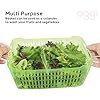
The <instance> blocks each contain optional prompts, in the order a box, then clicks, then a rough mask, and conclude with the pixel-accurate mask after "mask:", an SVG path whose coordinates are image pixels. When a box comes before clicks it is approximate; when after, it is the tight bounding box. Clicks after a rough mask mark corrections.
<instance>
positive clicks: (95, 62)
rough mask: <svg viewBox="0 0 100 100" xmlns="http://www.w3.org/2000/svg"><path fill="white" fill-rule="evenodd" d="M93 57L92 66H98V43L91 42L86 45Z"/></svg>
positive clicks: (99, 54) (99, 53)
mask: <svg viewBox="0 0 100 100" xmlns="http://www.w3.org/2000/svg"><path fill="white" fill-rule="evenodd" d="M87 48H88V49H89V50H90V52H91V55H92V58H93V66H95V67H99V68H100V43H96V44H92V45H89V46H88V47H87Z"/></svg>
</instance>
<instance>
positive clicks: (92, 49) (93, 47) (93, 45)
mask: <svg viewBox="0 0 100 100" xmlns="http://www.w3.org/2000/svg"><path fill="white" fill-rule="evenodd" d="M87 48H88V49H89V50H90V51H96V49H97V44H92V45H88V46H87Z"/></svg>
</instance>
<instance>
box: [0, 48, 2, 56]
mask: <svg viewBox="0 0 100 100" xmlns="http://www.w3.org/2000/svg"><path fill="white" fill-rule="evenodd" d="M1 57H2V50H1V49H0V58H1Z"/></svg>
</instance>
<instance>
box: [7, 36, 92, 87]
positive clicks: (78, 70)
mask: <svg viewBox="0 0 100 100" xmlns="http://www.w3.org/2000/svg"><path fill="white" fill-rule="evenodd" d="M47 41H53V42H64V43H69V42H72V43H73V44H75V45H79V49H80V50H81V51H82V52H83V53H84V54H85V55H86V63H85V64H84V65H83V66H81V67H75V68H58V69H47V70H48V73H47V71H46V69H38V70H19V69H16V68H14V67H13V66H14V65H13V64H12V52H13V54H15V55H16V53H17V50H16V48H17V46H18V44H20V45H22V46H38V45H43V44H45V43H46V42H47ZM91 63H92V61H91V56H90V54H89V51H88V50H87V48H86V45H85V43H84V41H83V39H82V38H81V37H75V36H73V37H70V38H54V39H51V38H49V39H14V40H13V41H12V43H11V50H10V52H9V59H8V66H9V69H10V71H11V74H12V76H13V78H14V80H15V83H16V85H17V87H18V88H20V89H33V88H35V89H38V88H39V89H40V88H58V87H59V88H60V87H72V86H80V85H81V84H83V82H84V81H85V78H86V77H87V74H88V72H89V69H90V66H91Z"/></svg>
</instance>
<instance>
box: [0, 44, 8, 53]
mask: <svg viewBox="0 0 100 100" xmlns="http://www.w3.org/2000/svg"><path fill="white" fill-rule="evenodd" d="M0 47H1V50H2V51H3V54H6V53H8V51H9V47H8V46H7V45H5V44H2V43H0Z"/></svg>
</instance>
